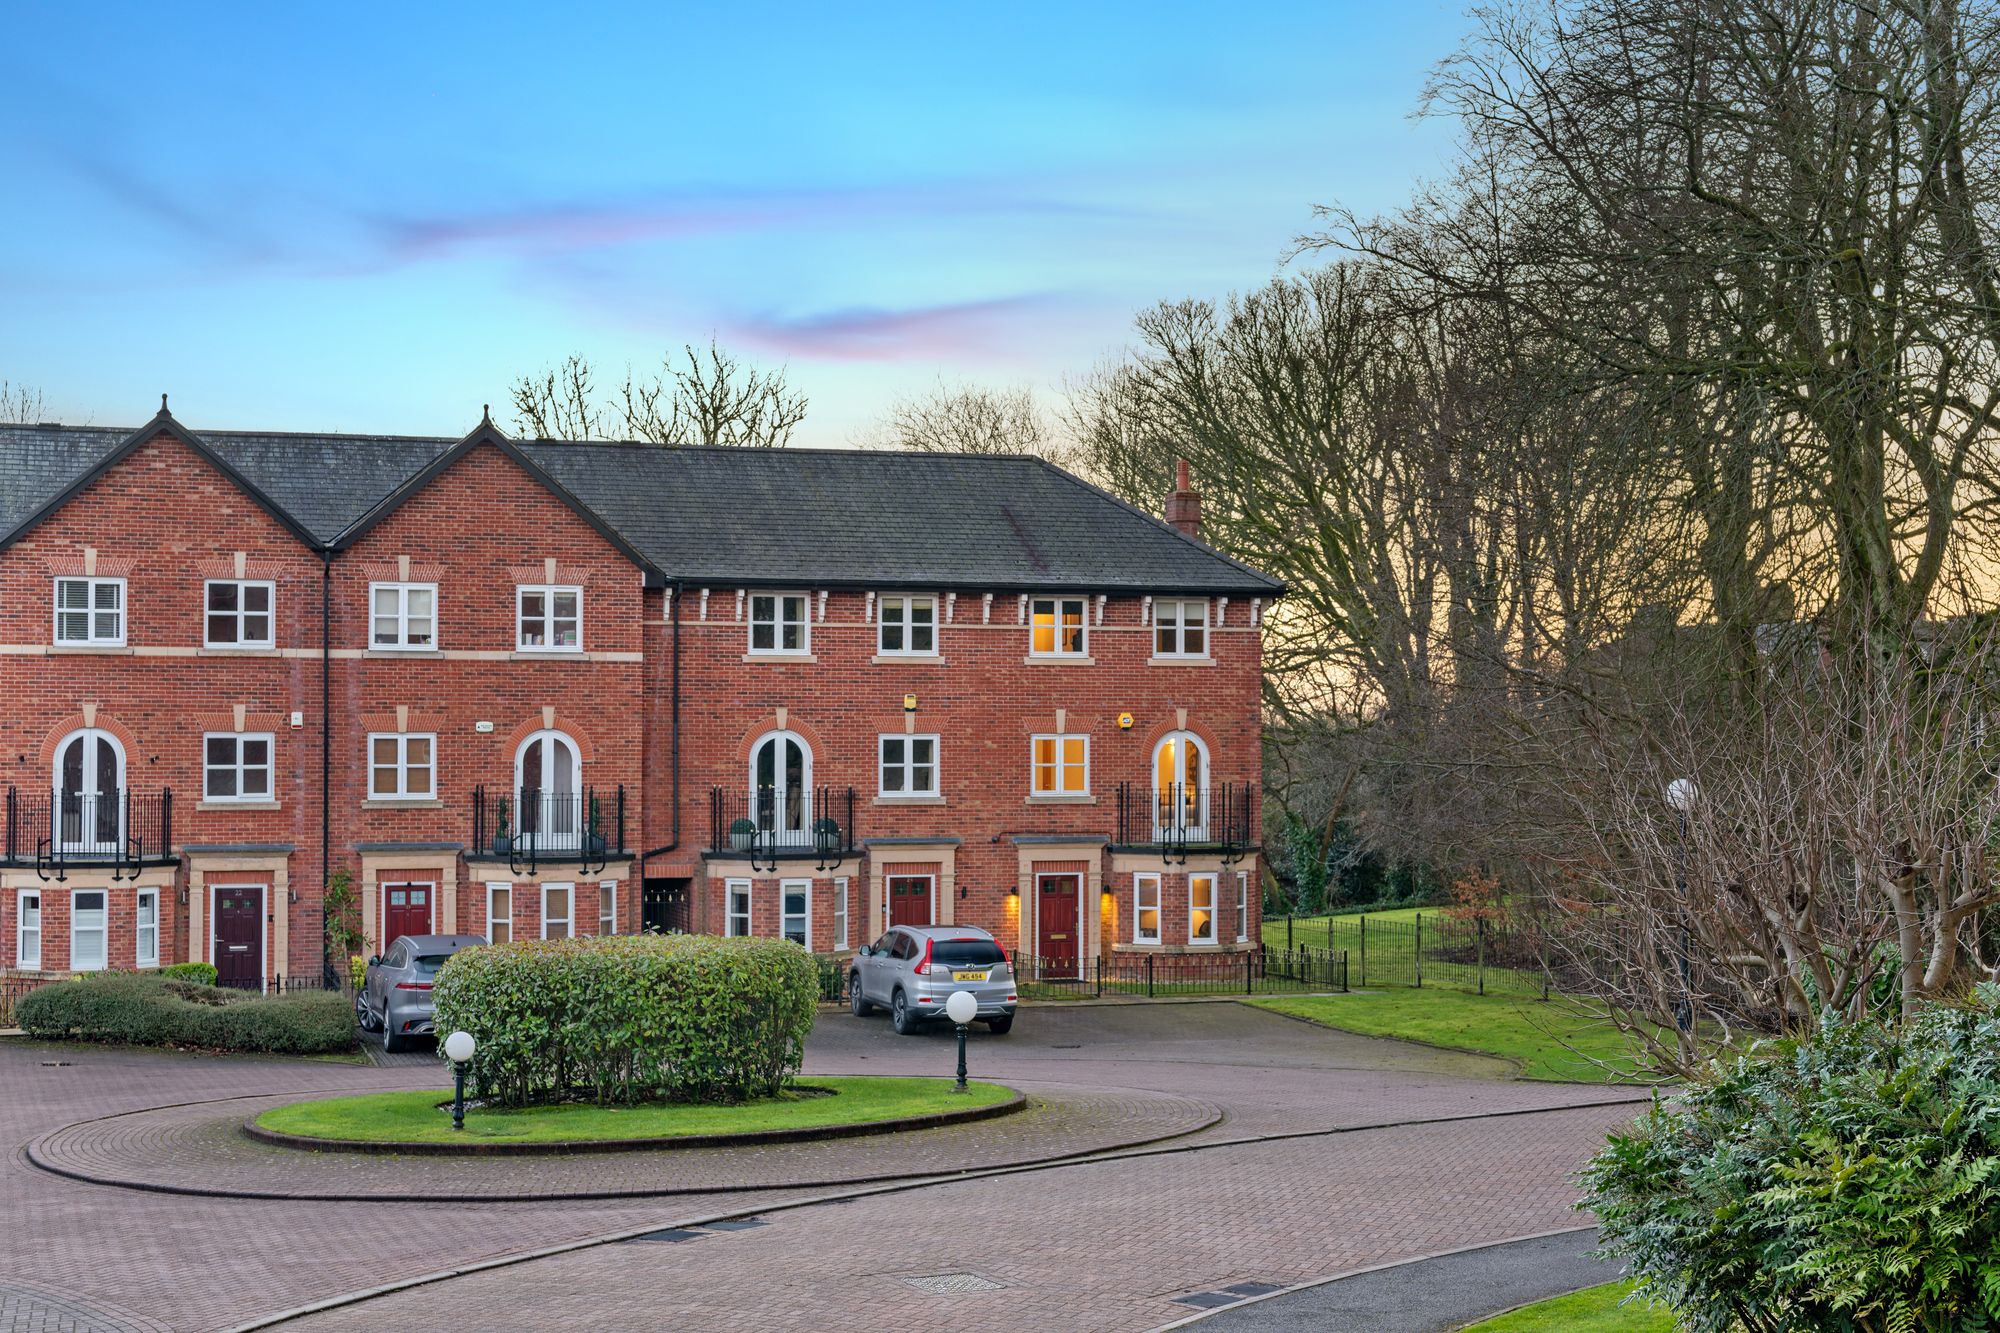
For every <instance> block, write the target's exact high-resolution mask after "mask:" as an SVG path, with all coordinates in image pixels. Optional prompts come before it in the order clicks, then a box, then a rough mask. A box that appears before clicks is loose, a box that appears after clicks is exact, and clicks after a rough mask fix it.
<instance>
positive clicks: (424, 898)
mask: <svg viewBox="0 0 2000 1333" xmlns="http://www.w3.org/2000/svg"><path fill="white" fill-rule="evenodd" d="M430 933H431V886H430V885H428V884H384V885H383V886H382V947H383V948H384V949H386V948H388V947H389V946H390V945H392V944H394V943H395V942H396V941H397V940H399V939H401V938H403V936H405V935H428V934H430Z"/></svg>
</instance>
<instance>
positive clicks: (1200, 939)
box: [1188, 870, 1222, 947]
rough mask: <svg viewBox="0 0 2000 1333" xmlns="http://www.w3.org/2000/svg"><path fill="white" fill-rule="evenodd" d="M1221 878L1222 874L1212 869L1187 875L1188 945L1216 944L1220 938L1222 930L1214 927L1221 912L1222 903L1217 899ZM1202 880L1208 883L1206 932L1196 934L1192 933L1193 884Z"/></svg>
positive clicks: (1219, 894)
mask: <svg viewBox="0 0 2000 1333" xmlns="http://www.w3.org/2000/svg"><path fill="white" fill-rule="evenodd" d="M1221 879H1222V876H1220V875H1218V874H1216V873H1215V872H1214V871H1212V870H1200V871H1196V872H1195V873H1194V874H1192V875H1189V876H1188V944H1189V946H1190V947H1192V946H1194V945H1197V944H1217V943H1220V942H1221V940H1222V932H1221V931H1219V930H1217V929H1216V925H1217V922H1216V917H1217V916H1219V915H1220V914H1221V910H1222V904H1221V902H1220V901H1219V899H1220V898H1221V897H1222V884H1221ZM1203 881H1207V883H1208V934H1206V935H1197V934H1195V933H1194V911H1195V896H1194V886H1195V885H1197V884H1200V883H1202V882H1203Z"/></svg>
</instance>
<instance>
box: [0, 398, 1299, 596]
mask: <svg viewBox="0 0 2000 1333" xmlns="http://www.w3.org/2000/svg"><path fill="white" fill-rule="evenodd" d="M131 434H132V432H131V431H129V430H120V429H110V428H93V427H66V426H0V545H4V544H5V543H6V542H8V541H11V540H13V539H14V537H15V536H17V535H18V531H17V530H18V529H19V527H20V525H21V524H22V523H23V522H24V521H25V520H27V519H29V518H31V517H33V515H34V514H35V513H36V512H37V511H39V510H40V509H41V508H42V507H43V506H44V505H46V504H47V503H48V502H49V501H50V500H51V499H53V498H55V497H56V496H58V495H60V494H62V492H63V491H64V490H65V489H66V488H68V487H70V486H72V485H74V484H75V483H76V482H77V481H78V480H79V479H81V478H83V477H84V476H86V475H87V474H88V473H89V472H90V470H91V469H92V468H93V467H95V466H97V465H98V464H100V463H101V462H102V461H103V460H104V459H105V458H106V457H107V456H109V455H110V454H111V453H112V452H113V451H114V450H115V449H116V448H117V447H118V446H119V445H120V444H121V443H122V442H124V441H125V440H127V439H128V438H129V437H130V436H131ZM195 434H196V438H198V439H199V440H200V441H201V442H202V443H203V444H205V445H207V446H208V447H209V448H211V449H213V450H214V451H215V453H216V454H217V455H218V456H219V457H220V458H222V459H224V460H225V461H226V462H228V463H229V464H230V465H232V466H234V467H235V468H236V469H237V470H238V471H239V472H241V473H242V474H243V476H244V477H245V478H246V479H247V480H248V481H249V482H250V483H251V484H252V485H254V486H256V487H258V488H259V489H261V490H263V492H264V493H265V495H266V496H268V497H269V499H270V500H271V501H272V502H273V503H274V504H276V505H277V506H279V507H280V508H281V509H282V510H283V511H284V512H285V513H286V514H287V515H289V516H290V517H291V518H292V519H293V520H294V521H295V522H296V523H297V524H298V525H299V526H300V527H302V528H304V529H305V530H306V531H308V532H310V533H311V534H313V536H314V537H315V538H316V539H317V540H318V541H319V542H320V543H321V544H322V545H327V546H332V545H336V544H338V543H339V539H340V538H341V537H342V536H343V534H345V533H347V532H348V531H349V529H351V528H353V527H354V526H355V525H356V524H357V523H358V522H360V521H361V520H362V519H363V518H364V517H365V516H367V515H368V514H369V512H370V510H371V509H373V508H374V507H375V506H377V505H378V504H380V502H381V501H383V500H384V499H385V498H387V497H389V496H390V495H391V493H392V492H394V491H395V490H396V489H397V488H398V487H399V486H403V485H405V484H407V483H409V482H410V481H411V479H412V478H414V477H416V476H417V474H418V473H420V472H422V471H423V469H424V468H426V467H427V466H429V465H431V464H433V463H434V462H436V461H437V460H438V459H439V458H440V457H441V456H442V455H444V454H445V453H446V452H448V451H449V450H450V449H452V448H453V447H454V446H455V445H457V444H459V443H460V441H457V440H450V439H443V438H438V437H431V436H373V435H315V434H287V433H271V432H250V431H202V432H196V433H195ZM515 447H516V448H518V450H519V452H520V454H521V455H522V456H523V457H525V458H526V459H527V460H528V461H529V462H530V463H531V464H533V465H534V466H536V467H539V468H541V469H542V470H543V471H544V472H545V474H546V475H547V478H548V479H549V480H551V481H553V482H554V483H555V485H556V486H558V487H560V488H561V489H562V490H564V491H566V492H568V493H569V495H570V496H571V497H573V498H574V499H575V500H576V501H578V502H579V503H580V504H581V506H582V507H583V508H584V509H585V510H587V511H588V512H589V513H590V514H593V515H595V516H596V518H597V519H598V520H599V521H600V522H601V523H602V524H603V525H604V526H605V527H607V528H608V529H610V531H611V533H613V534H615V536H616V537H617V538H620V539H622V540H623V541H624V542H625V543H626V544H627V545H628V546H629V547H630V548H631V550H632V551H633V552H635V553H636V554H637V555H638V556H639V557H640V558H641V559H642V560H643V561H644V562H645V563H647V564H650V565H652V566H653V567H654V569H656V570H658V571H659V572H660V573H661V574H663V575H664V576H665V577H666V578H668V579H684V580H686V581H688V582H690V583H713V584H730V583H735V584H742V585H762V586H772V585H786V584H789V585H793V586H798V587H827V586H870V587H896V586H906V587H912V588H960V589H977V590H993V591H1030V590H1036V589H1049V590H1057V589H1062V590H1074V591H1082V592H1128V593H1129V592H1164V593H1172V592H1186V593H1207V594H1215V595H1228V594H1241V595H1244V596H1265V597H1269V596H1274V595H1276V594H1277V593H1279V592H1280V591H1282V585H1280V584H1279V583H1278V582H1277V581H1276V580H1275V579H1272V578H1270V577H1268V576H1267V575H1264V574H1262V573H1259V572H1257V571H1256V570H1253V569H1251V568H1249V567H1248V566H1246V565H1243V564H1240V563H1238V562H1236V561H1234V560H1231V559H1229V558H1228V557H1226V556H1223V555H1221V554H1220V553H1218V552H1216V551H1214V550H1212V549H1210V548H1209V547H1207V546H1205V545H1203V544H1202V543H1200V542H1197V541H1193V540H1191V539H1189V538H1187V537H1184V536H1182V535H1181V534H1180V533H1179V532H1177V531H1175V530H1174V529H1173V528H1172V527H1171V526H1169V525H1168V524H1166V523H1165V522H1164V521H1162V520H1160V519H1158V518H1155V517H1153V516H1152V515H1150V514H1147V513H1145V512H1144V511H1142V510H1139V509H1137V508H1134V507H1132V506H1130V505H1127V504H1125V503H1124V502H1123V501H1121V500H1118V499H1116V498H1115V497H1113V496H1111V495H1109V494H1107V493H1106V492H1104V491H1101V490H1098V489H1097V488H1096V487H1094V486H1091V485H1089V484H1088V483H1086V482H1084V481H1081V480H1080V479H1078V478H1076V477H1073V476H1071V475H1070V474H1068V473H1066V472H1063V471H1062V470H1061V469H1059V468H1056V467H1054V466H1051V465H1050V464H1048V463H1045V462H1043V461H1042V460H1040V459H1036V458H1026V457H994V456H974V455H952V454H913V453H891V452H885V451H874V450H834V449H726V448H681V449H662V448H658V447H656V446H653V445H647V444H619V443H601V442H589V443H564V442H553V441H535V442H517V443H516V446H515Z"/></svg>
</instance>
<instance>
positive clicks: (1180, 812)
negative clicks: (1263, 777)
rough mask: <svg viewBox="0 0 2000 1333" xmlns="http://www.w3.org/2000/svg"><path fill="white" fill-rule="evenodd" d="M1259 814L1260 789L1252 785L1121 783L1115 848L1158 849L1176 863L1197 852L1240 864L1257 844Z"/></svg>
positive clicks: (1162, 854) (1244, 783) (1166, 858)
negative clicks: (1258, 799)
mask: <svg viewBox="0 0 2000 1333" xmlns="http://www.w3.org/2000/svg"><path fill="white" fill-rule="evenodd" d="M1256 814H1257V788H1256V787H1255V786H1254V785H1253V784H1251V783H1248V782H1222V783H1215V784H1211V785H1209V786H1206V787H1197V786H1195V785H1193V784H1189V783H1179V782H1176V783H1173V784H1171V785H1169V786H1165V787H1155V786H1150V785H1147V784H1142V783H1134V782H1121V783H1119V784H1118V843H1117V845H1118V846H1120V847H1133V848H1144V849H1147V850H1153V849H1158V851H1159V852H1160V854H1161V857H1162V858H1163V859H1164V860H1167V861H1176V862H1185V861H1186V860H1187V859H1188V855H1189V854H1190V853H1193V852H1199V853H1202V854H1205V855H1218V856H1220V857H1221V859H1222V861H1223V863H1224V864H1225V865H1226V864H1229V863H1230V862H1234V861H1240V860H1242V859H1243V857H1244V855H1245V854H1246V853H1248V852H1249V850H1250V848H1251V847H1252V846H1253V845H1254V838H1253V832H1254V830H1255V828H1256Z"/></svg>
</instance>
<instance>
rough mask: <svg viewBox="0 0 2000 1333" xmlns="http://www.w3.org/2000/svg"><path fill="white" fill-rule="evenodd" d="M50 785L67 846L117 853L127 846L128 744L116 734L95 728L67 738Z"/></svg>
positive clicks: (60, 747) (68, 848) (58, 751)
mask: <svg viewBox="0 0 2000 1333" xmlns="http://www.w3.org/2000/svg"><path fill="white" fill-rule="evenodd" d="M51 785H52V786H53V788H54V790H55V801H56V826H57V829H58V834H57V836H58V837H60V838H61V839H62V844H63V850H65V851H68V852H89V853H104V854H111V855H115V854H117V853H118V852H119V851H121V850H122V849H123V848H124V844H125V839H124V825H125V802H124V800H123V799H122V797H123V792H124V789H125V747H124V746H122V745H120V744H119V743H118V740H117V738H116V737H114V736H113V735H112V734H111V733H110V732H108V731H102V730H99V729H98V728H96V727H84V728H82V729H81V730H78V731H72V732H71V733H70V734H69V735H67V736H65V737H63V739H62V742H61V744H59V745H57V746H56V763H55V777H54V781H53V783H52V784H51Z"/></svg>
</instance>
